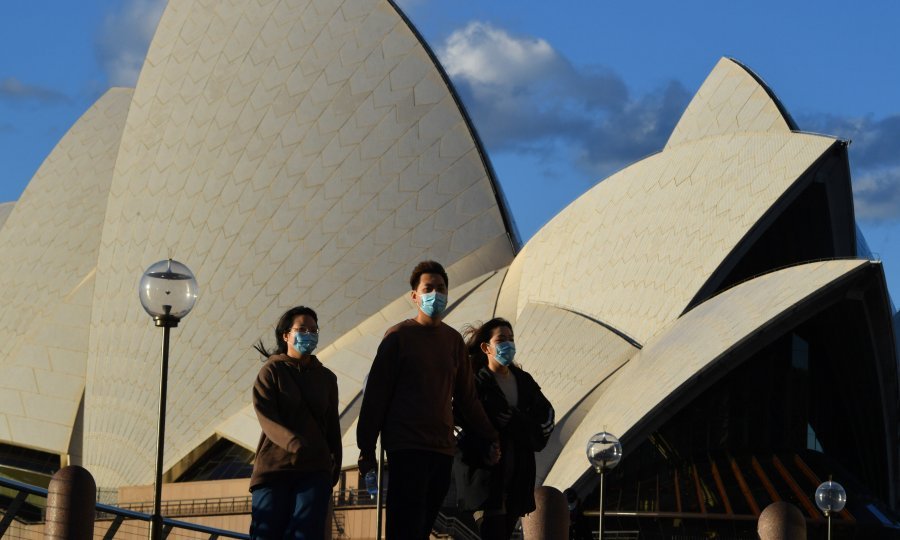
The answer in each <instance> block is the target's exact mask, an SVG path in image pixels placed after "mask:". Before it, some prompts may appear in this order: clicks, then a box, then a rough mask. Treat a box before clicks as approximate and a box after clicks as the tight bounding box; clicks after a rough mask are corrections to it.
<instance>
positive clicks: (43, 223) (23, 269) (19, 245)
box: [0, 88, 132, 454]
mask: <svg viewBox="0 0 900 540" xmlns="http://www.w3.org/2000/svg"><path fill="white" fill-rule="evenodd" d="M131 96H132V90H131V89H126V88H113V89H111V90H109V91H107V92H106V93H105V94H104V95H103V96H101V97H100V98H99V99H98V100H97V101H96V102H95V103H94V104H93V105H92V106H91V107H90V108H89V109H88V110H87V111H86V112H85V113H84V114H83V115H82V116H81V118H79V119H78V121H77V122H76V123H75V124H74V125H73V126H72V128H71V129H69V131H68V132H67V133H66V134H65V136H63V138H62V139H61V140H60V141H59V143H58V144H57V145H56V147H55V148H54V149H53V151H52V152H51V153H50V155H49V156H47V159H45V160H44V162H43V163H42V164H41V166H40V168H39V169H38V170H37V172H36V173H35V175H34V177H33V178H32V179H31V181H30V182H29V184H28V186H27V187H26V188H25V191H24V192H23V193H22V196H21V198H20V199H19V200H18V201H17V202H16V203H14V207H13V206H12V205H13V203H9V205H10V209H11V210H12V211H11V212H10V213H9V216H8V218H7V219H6V222H5V223H4V224H3V226H2V228H0V252H2V253H3V256H4V259H5V260H6V263H5V264H4V265H2V266H0V282H2V283H3V287H2V289H0V298H2V305H3V309H2V310H0V403H2V404H3V406H2V407H0V440H2V441H5V442H9V443H12V444H16V445H21V446H27V447H31V448H37V449H40V450H43V451H47V452H51V453H59V454H67V453H69V439H70V436H71V433H72V427H73V424H74V422H75V416H76V413H77V411H78V406H79V403H80V402H81V397H82V392H83V390H84V382H85V366H86V362H87V344H88V335H89V331H90V328H89V325H90V320H91V297H92V294H93V288H94V273H95V266H96V262H97V254H98V252H99V249H100V233H101V231H102V229H103V219H104V215H105V213H106V199H107V195H108V193H109V186H110V183H111V181H112V175H113V166H114V164H115V159H116V152H117V151H118V148H119V139H120V137H121V135H122V129H123V127H124V125H125V118H126V116H127V113H128V106H129V103H130V102H131Z"/></svg>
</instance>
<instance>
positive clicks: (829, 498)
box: [816, 478, 847, 540]
mask: <svg viewBox="0 0 900 540" xmlns="http://www.w3.org/2000/svg"><path fill="white" fill-rule="evenodd" d="M846 504H847V491H846V490H844V486H842V485H840V484H838V483H837V482H832V481H831V478H829V479H828V481H827V482H822V483H821V484H820V485H819V487H818V488H817V489H816V506H818V507H819V510H821V511H822V512H824V513H825V517H826V518H828V540H831V514H833V513H834V512H840V511H841V510H843V509H844V506H845V505H846Z"/></svg>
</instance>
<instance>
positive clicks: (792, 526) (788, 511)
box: [756, 501, 806, 540]
mask: <svg viewBox="0 0 900 540" xmlns="http://www.w3.org/2000/svg"><path fill="white" fill-rule="evenodd" d="M756 532H757V534H759V537H760V539H761V540H805V539H806V520H805V519H803V513H802V512H800V510H799V509H798V508H797V507H796V506H794V505H793V504H790V503H786V502H784V501H781V502H774V503H772V504H770V505H769V506H767V507H765V509H763V511H762V513H761V514H760V515H759V520H758V521H757V525H756Z"/></svg>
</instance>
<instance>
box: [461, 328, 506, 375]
mask: <svg viewBox="0 0 900 540" xmlns="http://www.w3.org/2000/svg"><path fill="white" fill-rule="evenodd" d="M502 326H505V327H507V328H509V329H510V330H512V329H513V327H512V324H510V322H509V321H507V320H506V319H504V318H502V317H494V318H493V319H491V320H489V321H488V322H486V323H482V324H481V325H480V326H472V325H466V327H465V328H463V338H464V339H465V340H466V351H467V352H468V353H469V361H470V362H472V372H473V373H478V371H479V370H481V368H483V367H485V366H487V363H488V359H487V355H486V354H485V353H484V351H482V350H481V344H482V343H488V342H489V341H491V335H492V334H493V333H494V329H495V328H500V327H502Z"/></svg>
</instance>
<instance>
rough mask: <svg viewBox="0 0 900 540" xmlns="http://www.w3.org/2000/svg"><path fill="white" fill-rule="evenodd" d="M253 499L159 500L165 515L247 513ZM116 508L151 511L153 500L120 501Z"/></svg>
mask: <svg viewBox="0 0 900 540" xmlns="http://www.w3.org/2000/svg"><path fill="white" fill-rule="evenodd" d="M252 503H253V499H252V497H250V496H249V495H246V496H241V497H216V498H206V499H183V500H174V501H161V502H160V508H161V510H162V513H163V514H165V515H167V516H173V517H185V516H222V515H228V514H249V513H250V509H251V507H252ZM118 508H121V509H123V510H131V511H134V512H146V513H150V512H152V511H153V501H144V502H133V503H122V504H120V505H118Z"/></svg>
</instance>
